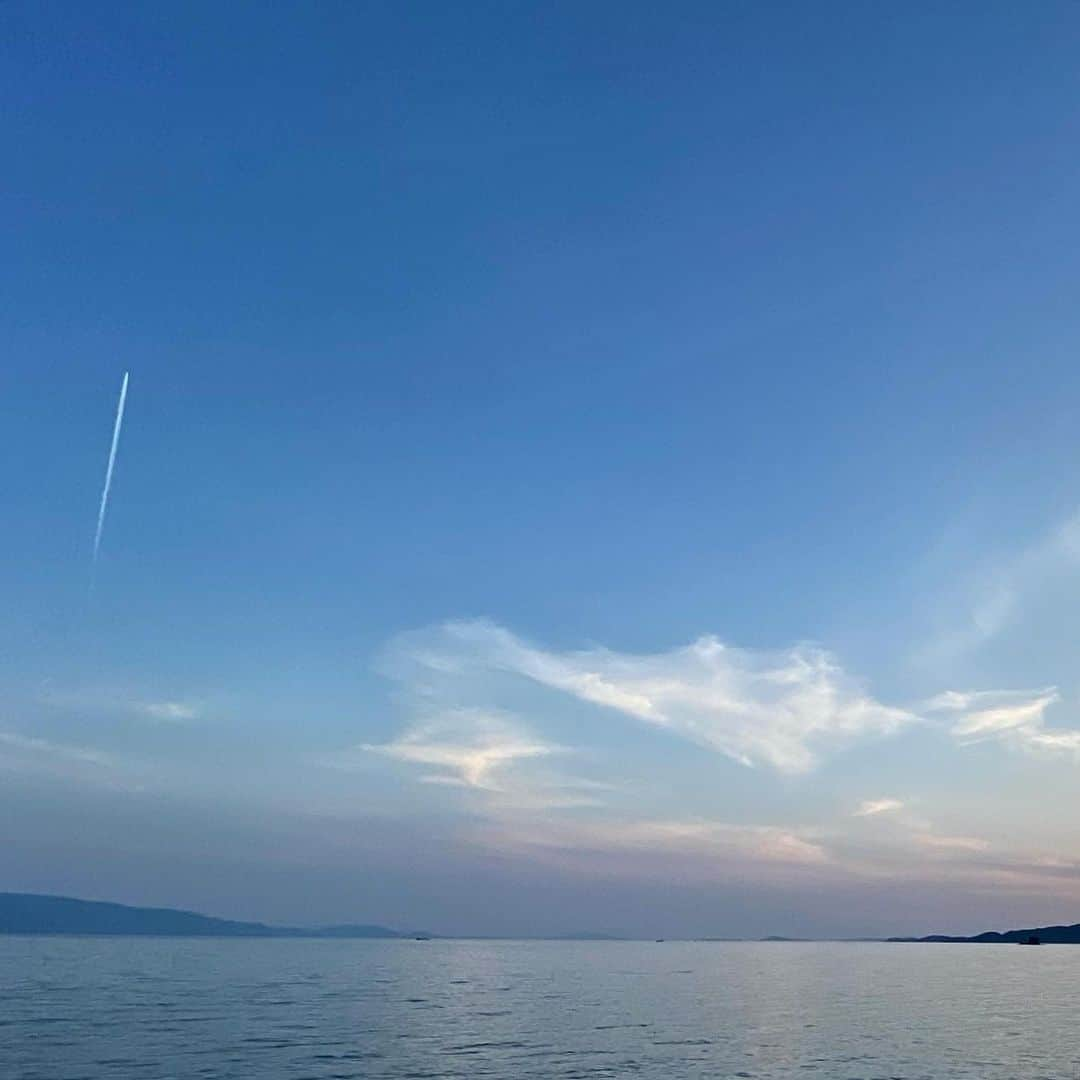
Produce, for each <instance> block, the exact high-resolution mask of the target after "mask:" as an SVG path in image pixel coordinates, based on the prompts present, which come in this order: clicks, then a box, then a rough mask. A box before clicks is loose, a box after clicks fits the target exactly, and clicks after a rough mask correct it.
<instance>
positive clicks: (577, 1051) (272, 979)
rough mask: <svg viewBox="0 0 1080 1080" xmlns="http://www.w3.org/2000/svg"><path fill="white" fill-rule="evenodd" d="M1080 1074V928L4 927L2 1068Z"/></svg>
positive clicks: (53, 1075)
mask: <svg viewBox="0 0 1080 1080" xmlns="http://www.w3.org/2000/svg"><path fill="white" fill-rule="evenodd" d="M802 1076H806V1077H813V1076H818V1077H829V1078H834V1077H835V1078H855V1077H862V1078H868V1077H903V1078H905V1080H914V1078H916V1077H921V1078H927V1080H930V1078H933V1080H941V1078H947V1077H974V1078H978V1080H996V1078H1005V1077H1010V1078H1015V1077H1024V1078H1028V1077H1051V1078H1053V1080H1074V1078H1078V1077H1080V946H1067V945H1066V946H1053V945H1044V946H1041V947H1039V948H1021V947H1018V946H1014V945H996V946H995V945H988V946H979V945H961V946H943V945H939V946H932V945H876V944H865V945H864V944H852V945H833V944H767V943H763V944H726V943H724V944H720V943H717V944H712V943H709V944H692V943H681V942H668V943H663V944H659V943H652V942H648V943H644V942H610V943H609V942H595V943H594V942H586V943H578V942H566V943H563V942H513V941H510V942H468V941H429V942H416V941H400V942H398V941H385V942H384V941H355V942H354V941H346V942H335V941H237V940H216V941H208V940H202V941H199V940H190V939H189V940H169V939H160V938H158V939H146V940H137V939H131V938H113V939H105V938H98V939H91V938H69V939H65V938H19V937H14V938H3V937H0V1077H2V1078H3V1080H31V1078H34V1080H75V1078H76V1077H86V1078H94V1080H97V1078H108V1080H127V1078H134V1077H139V1078H159V1077H160V1078H163V1080H164V1078H168V1080H187V1078H192V1080H194V1078H200V1080H206V1078H219V1077H222V1078H223V1077H235V1078H262V1077H266V1078H271V1077H272V1078H275V1080H277V1078H282V1080H287V1078H300V1077H310V1078H312V1080H314V1078H320V1080H321V1078H329V1077H338V1078H346V1077H357V1078H359V1077H365V1078H366V1077H371V1078H378V1077H384V1078H388V1080H405V1078H406V1077H469V1078H472V1077H507V1078H527V1077H545V1078H548V1077H579V1078H594V1077H645V1078H652V1077H657V1078H659V1077H663V1078H665V1080H673V1078H680V1077H759V1078H764V1077H769V1078H777V1077H784V1078H791V1077H802Z"/></svg>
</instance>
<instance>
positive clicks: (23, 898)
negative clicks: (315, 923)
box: [0, 892, 432, 938]
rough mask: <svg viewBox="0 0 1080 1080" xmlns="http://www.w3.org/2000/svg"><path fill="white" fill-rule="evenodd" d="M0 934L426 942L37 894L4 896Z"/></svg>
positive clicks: (385, 933) (363, 929)
mask: <svg viewBox="0 0 1080 1080" xmlns="http://www.w3.org/2000/svg"><path fill="white" fill-rule="evenodd" d="M0 934H79V935H95V934H101V935H114V936H129V937H138V936H145V937H232V938H237V937H244V938H411V937H422V938H428V937H431V936H432V935H430V934H426V933H422V932H420V931H413V932H411V933H404V932H402V931H400V930H390V929H388V928H387V927H385V926H367V925H356V926H353V925H347V926H321V927H314V928H304V927H297V926H270V925H268V924H266V923H258V922H234V921H233V920H231V919H215V918H212V917H211V916H209V915H199V914H196V913H195V912H193V911H177V910H174V909H173V908H149V907H129V906H128V905H127V904H109V903H104V902H102V901H98V900H76V899H75V898H73V897H70V896H46V895H41V894H38V893H10V892H5V893H0Z"/></svg>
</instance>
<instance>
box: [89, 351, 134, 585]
mask: <svg viewBox="0 0 1080 1080" xmlns="http://www.w3.org/2000/svg"><path fill="white" fill-rule="evenodd" d="M127 384H128V373H127V372H126V371H125V372H124V381H123V382H122V383H121V384H120V402H119V404H118V405H117V406H116V423H115V424H113V433H112V446H111V447H110V448H109V466H108V468H107V469H106V470H105V486H104V487H103V488H102V489H101V506H100V507H99V509H98V516H97V532H96V533H94V565H95V566H96V565H97V557H98V549H99V548H100V547H101V530H102V529H103V528H104V527H105V510H106V508H107V507H108V505H109V488H111V487H112V474H113V466H115V465H116V448H117V446H119V445H120V425H121V424H122V423H123V422H124V401H125V400H126V398H127Z"/></svg>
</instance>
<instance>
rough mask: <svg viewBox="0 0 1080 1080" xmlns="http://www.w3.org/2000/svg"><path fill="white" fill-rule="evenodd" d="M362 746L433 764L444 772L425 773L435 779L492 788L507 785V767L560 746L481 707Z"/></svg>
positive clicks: (488, 789) (444, 716)
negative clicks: (383, 740)
mask: <svg viewBox="0 0 1080 1080" xmlns="http://www.w3.org/2000/svg"><path fill="white" fill-rule="evenodd" d="M360 748H361V749H363V750H369V751H373V752H374V753H378V754H385V755H386V756H387V757H392V758H396V759H397V760H399V761H407V762H409V763H411V764H414V765H433V766H435V767H437V768H438V769H440V770H441V771H439V772H436V773H428V774H426V775H424V776H423V777H421V779H423V780H426V781H428V782H430V783H440V784H460V785H462V786H464V787H471V788H481V789H483V790H487V791H500V790H503V785H502V783H501V781H500V775H501V774H502V773H503V772H504V771H505V769H506V768H507V766H510V765H512V764H513V763H514V762H516V761H522V760H527V759H529V758H538V757H547V756H548V755H549V754H554V753H557V752H558V751H559V749H560V748H559V747H557V746H553V745H551V744H549V743H545V742H542V741H540V740H539V739H537V738H535V737H534V736H532V735H530V734H529V733H527V732H526V731H524V730H522V729H521V728H520V727H519V726H518V725H516V724H514V723H513V722H511V721H510V720H509V719H508V718H507V717H506V716H505V715H503V714H499V713H495V712H490V711H484V710H481V709H456V710H453V711H449V712H445V713H442V714H441V715H439V716H437V717H434V718H432V719H430V720H428V721H426V722H424V723H422V724H418V725H417V726H415V727H412V728H410V729H409V730H408V731H406V732H405V733H404V734H402V735H399V736H398V738H396V739H394V740H393V741H392V742H389V743H382V744H371V743H363V744H361V747H360Z"/></svg>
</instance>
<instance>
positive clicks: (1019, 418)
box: [0, 0, 1080, 936]
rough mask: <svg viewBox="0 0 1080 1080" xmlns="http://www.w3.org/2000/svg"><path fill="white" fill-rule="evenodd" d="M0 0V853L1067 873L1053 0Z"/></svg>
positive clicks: (157, 892) (334, 881)
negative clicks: (1027, 1)
mask: <svg viewBox="0 0 1080 1080" xmlns="http://www.w3.org/2000/svg"><path fill="white" fill-rule="evenodd" d="M0 25H2V28H3V33H2V45H0V49H2V64H0V80H2V86H3V97H4V100H5V102H6V108H5V110H4V112H3V114H2V116H0V127H2V131H3V136H4V141H5V143H6V145H8V146H9V148H11V151H12V152H11V154H10V155H9V160H8V163H7V166H6V169H5V177H4V183H3V186H2V190H3V196H2V201H0V225H2V228H3V234H4V237H5V253H6V258H5V259H4V260H3V262H2V263H0V275H2V284H3V288H2V296H3V300H2V302H0V304H2V307H0V311H2V316H3V327H4V334H3V337H4V346H3V348H4V360H3V362H2V364H0V405H2V408H3V418H2V423H0V491H2V493H3V504H4V514H3V518H4V530H3V543H2V545H0V596H2V597H3V602H2V604H0V814H2V816H3V820H4V822H5V842H4V845H3V855H2V857H0V889H12V890H20V891H43V892H61V893H67V894H72V895H78V896H85V897H93V898H101V899H113V900H120V901H126V902H133V903H155V904H169V905H175V906H184V907H194V908H198V909H201V910H205V911H208V912H211V913H214V914H220V915H226V916H234V917H241V918H263V919H271V920H278V921H289V922H330V921H345V920H352V921H365V922H383V923H388V924H391V925H397V926H406V927H425V928H428V929H431V930H435V931H439V932H447V933H453V932H465V933H506V934H545V933H560V932H568V931H577V930H584V929H590V930H600V931H609V932H615V933H630V934H633V933H640V934H647V935H654V934H656V935H661V934H662V935H670V936H674V935H676V934H715V935H742V934H765V933H779V934H798V935H813V934H865V935H872V934H881V933H893V932H896V933H906V932H929V931H932V930H972V931H975V930H981V929H983V928H985V927H987V926H1007V925H1017V924H1028V925H1031V924H1037V923H1044V922H1050V921H1069V922H1075V921H1077V919H1080V796H1078V794H1077V791H1078V781H1080V673H1078V671H1080V669H1078V667H1077V664H1076V649H1077V645H1078V643H1080V475H1078V469H1077V465H1078V461H1080V423H1078V421H1077V418H1078V415H1080V410H1078V406H1080V364H1078V363H1077V347H1078V344H1080V304H1078V303H1077V293H1078V289H1077V286H1078V282H1080V214H1078V213H1077V209H1076V201H1077V191H1078V190H1080V187H1078V185H1080V67H1078V65H1077V63H1076V57H1077V55H1078V54H1080V6H1078V5H1076V4H1075V3H1071V2H1064V0H1053V2H1052V0H1048V2H1046V3H1042V4H1039V5H1020V4H1014V3H1008V4H1006V3H994V2H989V3H987V2H980V3H956V4H949V5H936V4H906V5H900V6H886V5H878V4H869V5H868V4H859V3H826V4H819V5H805V4H794V3H791V4H789V3H723V4H715V3H708V4H706V3H696V2H687V3H682V4H675V5H670V4H669V5H654V4H641V3H633V2H631V3H619V4H614V3H592V4H572V3H562V2H555V3H547V4H526V3H482V2H476V3H468V4H461V5H449V4H427V3H413V4H382V3H337V2H326V3H320V4H301V3H278V4H273V5H262V4H248V3H236V4H229V5H225V6H222V5H220V4H208V3H183V4H155V5H149V6H147V5H143V4H126V3H112V4H103V5H93V6H88V5H81V4H72V3H54V4H32V3H24V2H13V3H8V4H5V5H3V8H2V9H0ZM125 371H130V373H131V375H130V386H129V389H128V395H127V411H126V418H125V422H124V427H123V430H122V433H121V436H120V442H119V451H118V456H117V460H116V467H115V472H114V475H113V478H112V485H111V494H110V505H109V508H108V514H107V517H106V520H105V523H104V531H103V536H102V542H101V551H100V558H99V561H98V565H97V572H96V584H95V587H94V590H93V593H92V595H91V594H90V592H89V584H90V578H91V557H92V548H93V540H94V528H95V524H96V519H97V513H98V500H99V498H100V496H101V489H102V484H103V482H104V478H105V468H106V460H107V457H108V454H109V446H110V438H111V435H112V428H113V417H114V412H115V409H116V403H117V397H118V395H119V392H120V385H121V379H122V376H123V373H124V372H125Z"/></svg>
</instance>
